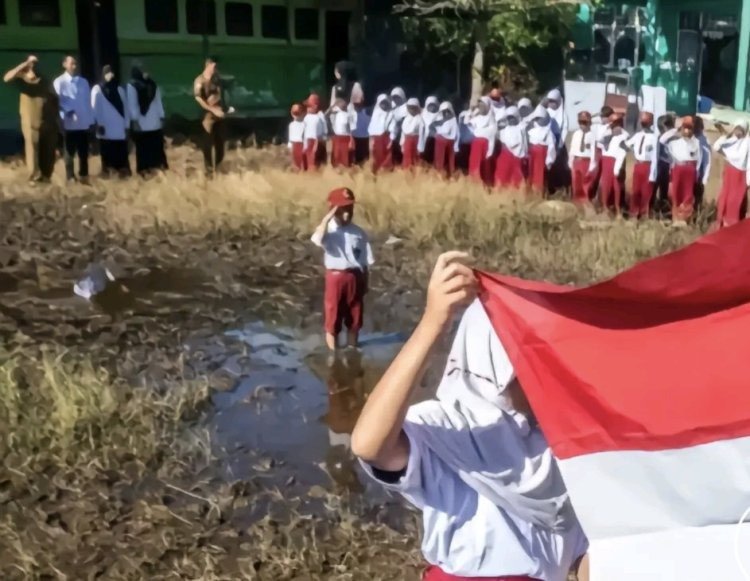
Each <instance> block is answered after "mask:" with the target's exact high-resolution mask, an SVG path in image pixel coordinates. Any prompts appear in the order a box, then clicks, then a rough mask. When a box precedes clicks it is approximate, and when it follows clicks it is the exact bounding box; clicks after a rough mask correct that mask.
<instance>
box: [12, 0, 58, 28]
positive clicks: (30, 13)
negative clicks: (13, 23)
mask: <svg viewBox="0 0 750 581" xmlns="http://www.w3.org/2000/svg"><path fill="white" fill-rule="evenodd" d="M18 14H19V16H20V18H21V26H60V4H59V0H18Z"/></svg>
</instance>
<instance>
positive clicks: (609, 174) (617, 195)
mask: <svg viewBox="0 0 750 581" xmlns="http://www.w3.org/2000/svg"><path fill="white" fill-rule="evenodd" d="M616 163H617V160H616V159H615V158H614V157H609V156H606V155H604V156H602V161H601V168H602V175H601V179H600V181H599V203H600V204H601V207H602V209H603V210H607V209H610V208H613V209H614V211H615V212H616V213H617V214H619V213H620V206H621V204H622V194H623V192H624V191H625V180H624V174H625V172H624V171H621V172H620V175H615V164H616Z"/></svg>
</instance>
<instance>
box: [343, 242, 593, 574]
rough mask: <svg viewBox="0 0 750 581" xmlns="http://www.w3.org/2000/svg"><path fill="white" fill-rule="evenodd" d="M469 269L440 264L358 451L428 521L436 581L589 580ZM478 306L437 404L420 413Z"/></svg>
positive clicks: (567, 510)
mask: <svg viewBox="0 0 750 581" xmlns="http://www.w3.org/2000/svg"><path fill="white" fill-rule="evenodd" d="M466 258H467V255H465V254H462V253H460V252H449V253H446V254H444V255H442V256H441V257H440V258H439V259H438V261H437V265H436V267H435V270H434V272H433V274H432V278H431V280H430V283H429V287H428V291H427V306H426V308H425V312H424V314H423V316H422V320H421V321H420V323H419V325H418V326H417V328H416V329H415V331H414V333H413V334H412V336H411V338H410V339H409V340H408V341H407V343H406V344H405V345H404V347H403V349H402V350H401V352H400V353H399V355H398V356H397V357H396V359H395V360H394V362H393V364H392V365H391V367H390V368H389V369H388V371H387V372H386V373H385V375H384V376H383V378H382V379H381V380H380V382H379V383H378V385H377V386H376V387H375V390H374V391H373V392H372V394H371V395H370V397H369V398H368V400H367V403H366V405H365V407H364V410H363V411H362V414H361V416H360V418H359V420H358V422H357V425H356V427H355V429H354V433H353V434H352V450H353V451H354V453H355V454H356V455H357V456H358V457H359V458H360V460H361V462H362V464H363V466H364V468H365V470H366V471H367V472H368V474H369V475H370V476H371V477H373V478H375V479H376V480H378V481H379V482H380V483H382V484H383V486H385V487H386V488H388V489H390V490H393V491H396V492H398V493H400V494H401V495H402V496H403V497H404V498H405V499H406V500H407V501H408V502H410V503H411V504H412V505H414V506H415V507H416V508H418V509H419V510H421V511H422V515H423V524H424V537H423V539H422V553H423V555H424V558H425V560H426V561H427V563H428V567H427V570H426V572H425V574H424V576H423V580H424V581H462V580H463V581H467V580H469V579H483V580H484V581H493V580H494V581H565V580H566V579H567V577H568V574H569V573H570V571H571V570H573V569H575V568H577V567H578V566H579V564H581V565H582V572H583V573H585V570H583V569H584V568H585V566H586V564H585V559H584V556H585V553H586V551H587V548H588V542H587V540H586V537H585V535H584V533H583V531H582V530H581V527H580V525H579V523H578V520H577V518H576V515H575V513H574V511H573V508H572V506H571V503H570V499H569V497H568V493H567V490H566V488H565V485H564V483H563V481H562V477H561V475H560V472H559V470H558V467H557V464H556V460H555V458H554V457H553V456H552V452H551V450H550V448H549V446H548V444H547V442H546V441H545V439H544V436H543V435H542V432H541V431H540V430H539V427H538V425H537V423H536V421H535V419H534V416H533V413H532V411H531V408H530V406H529V404H528V401H527V400H526V398H525V396H524V394H523V389H522V387H521V386H520V385H519V382H518V380H517V379H516V377H515V372H514V369H513V365H512V364H511V362H510V360H509V358H508V355H507V354H506V352H505V349H504V348H503V345H502V343H501V342H500V340H499V338H498V336H497V334H496V333H495V331H494V329H493V328H492V325H491V323H490V320H489V318H488V316H487V313H486V312H485V310H484V307H483V306H482V304H481V303H480V302H479V301H478V300H475V296H476V285H477V283H476V279H475V278H474V274H473V272H472V270H471V269H470V268H469V267H468V266H466V265H465V264H464V263H463V261H464V260H465V259H466ZM467 305H468V309H467V310H466V312H465V313H464V315H463V318H462V319H461V324H460V325H459V328H458V331H457V333H456V336H455V339H454V341H453V347H452V348H451V351H450V354H449V355H448V361H447V365H446V368H445V373H444V375H443V378H442V380H441V381H440V384H439V385H438V387H437V395H436V398H435V399H433V400H429V401H426V402H423V403H419V404H416V405H413V406H409V402H410V401H411V399H412V396H413V394H414V391H416V390H417V387H418V386H419V385H420V383H421V380H422V377H423V373H424V370H425V367H426V366H427V364H428V362H429V358H430V355H431V353H432V352H433V351H434V349H435V347H436V345H437V344H438V343H439V342H440V340H441V338H442V337H443V335H444V334H445V333H447V332H448V331H449V328H450V326H451V323H452V318H453V315H454V313H455V311H457V310H458V309H461V308H463V307H466V306H467Z"/></svg>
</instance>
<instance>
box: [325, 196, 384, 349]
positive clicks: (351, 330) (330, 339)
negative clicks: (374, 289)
mask: <svg viewBox="0 0 750 581" xmlns="http://www.w3.org/2000/svg"><path fill="white" fill-rule="evenodd" d="M354 202H355V198H354V193H353V192H352V191H351V190H350V189H349V188H338V189H335V190H333V191H332V192H331V193H329V194H328V205H329V207H330V210H329V212H328V214H326V216H325V218H323V221H322V222H321V223H320V224H319V225H318V227H317V228H316V229H315V232H314V233H313V235H312V238H311V240H312V242H313V243H314V244H315V245H316V246H318V247H320V248H322V249H323V251H324V264H325V267H326V277H325V299H324V316H325V332H326V345H327V346H328V348H329V349H330V350H331V351H335V350H336V348H337V347H338V336H339V334H340V333H341V331H342V330H343V327H346V329H347V339H348V340H347V345H348V346H349V347H356V346H357V344H358V342H359V331H360V329H361V328H362V319H363V310H364V309H363V303H364V297H365V294H367V289H368V278H369V269H370V267H371V266H372V265H373V263H374V262H375V259H374V258H373V255H372V247H371V246H370V241H369V238H368V236H367V233H366V232H365V231H364V230H363V229H362V228H360V227H359V226H357V225H356V224H354V223H353V222H352V220H353V218H354Z"/></svg>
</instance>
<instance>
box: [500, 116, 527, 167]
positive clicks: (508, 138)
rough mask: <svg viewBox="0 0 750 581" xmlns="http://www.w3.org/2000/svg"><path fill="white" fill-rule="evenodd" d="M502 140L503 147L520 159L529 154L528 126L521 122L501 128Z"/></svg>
mask: <svg viewBox="0 0 750 581" xmlns="http://www.w3.org/2000/svg"><path fill="white" fill-rule="evenodd" d="M500 141H501V142H502V144H503V147H504V148H505V149H507V150H508V151H510V152H511V153H512V154H513V155H514V156H515V157H517V158H519V159H526V158H527V157H528V156H529V142H528V135H527V133H526V128H525V127H524V126H523V125H522V124H521V123H520V122H519V123H518V125H508V126H507V127H506V128H505V129H501V130H500Z"/></svg>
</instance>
